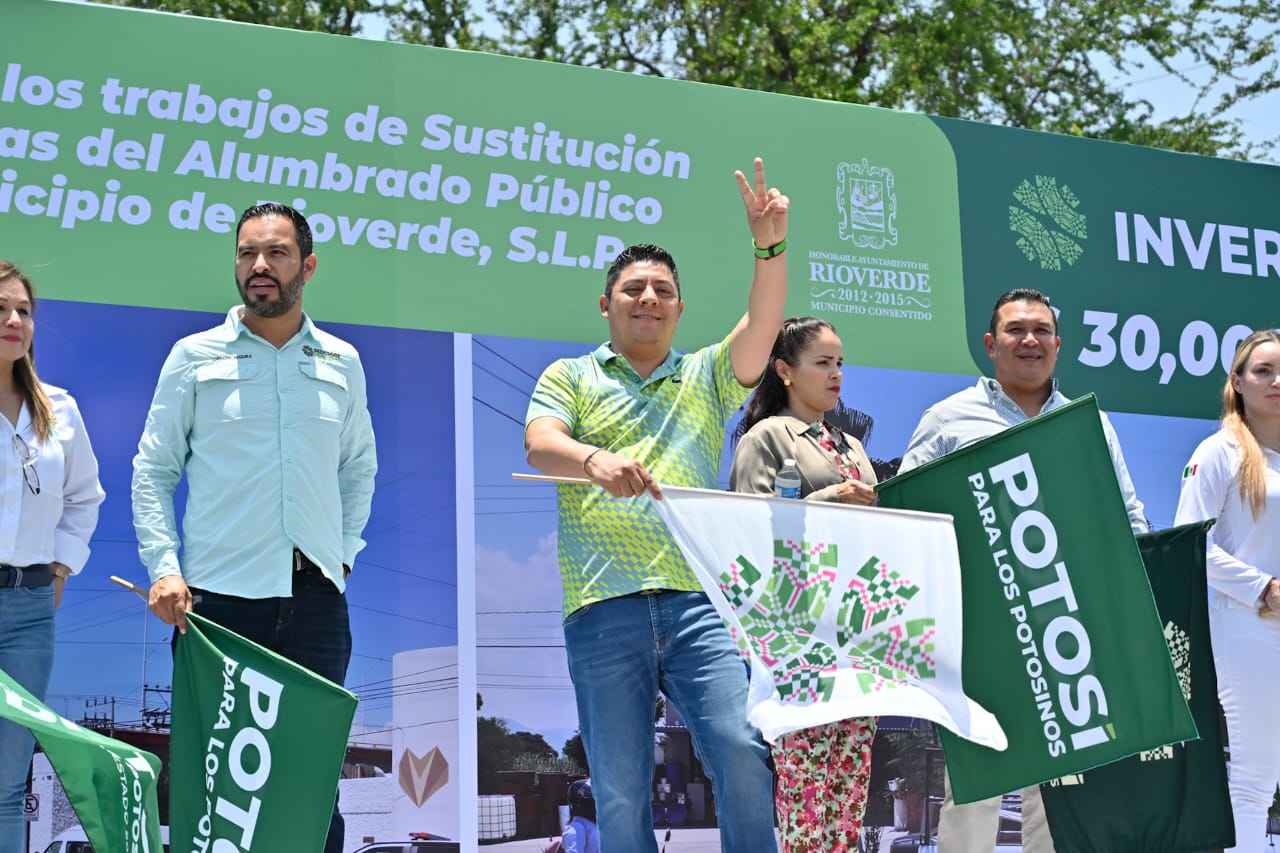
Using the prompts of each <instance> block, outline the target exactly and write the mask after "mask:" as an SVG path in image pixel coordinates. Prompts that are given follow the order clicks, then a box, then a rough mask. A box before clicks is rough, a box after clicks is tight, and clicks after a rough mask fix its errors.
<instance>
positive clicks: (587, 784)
mask: <svg viewBox="0 0 1280 853" xmlns="http://www.w3.org/2000/svg"><path fill="white" fill-rule="evenodd" d="M566 799H568V801H569V814H571V815H573V816H574V817H585V818H586V819H587V820H589V821H592V822H593V823H594V822H595V819H596V798H595V796H593V795H592V793H591V780H590V779H575V780H574V781H572V782H570V783H569V791H568V794H567V795H566Z"/></svg>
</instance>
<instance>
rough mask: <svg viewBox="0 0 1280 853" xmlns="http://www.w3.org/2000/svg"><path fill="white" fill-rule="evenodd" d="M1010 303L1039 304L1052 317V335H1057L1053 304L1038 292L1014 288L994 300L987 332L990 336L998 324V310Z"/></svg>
mask: <svg viewBox="0 0 1280 853" xmlns="http://www.w3.org/2000/svg"><path fill="white" fill-rule="evenodd" d="M1010 302H1039V303H1040V304H1041V305H1043V306H1045V307H1046V308H1048V309H1049V314H1050V315H1051V316H1052V317H1053V333H1054V335H1057V334H1058V315H1057V314H1054V313H1053V303H1051V302H1050V301H1049V297H1047V296H1045V295H1044V294H1043V293H1041V292H1040V291H1038V290H1035V289H1034V288H1030V287H1015V288H1014V289H1013V290H1010V291H1009V292H1008V293H1006V294H1004V295H1003V296H1001V297H1000V298H999V299H997V300H996V304H995V306H994V307H993V308H992V309H991V327H990V328H989V329H988V331H990V332H991V334H992V335H994V334H995V333H996V325H997V324H998V323H999V321H1000V318H999V316H998V315H999V314H1000V309H1001V308H1003V307H1004V306H1006V305H1008V304H1009V303H1010Z"/></svg>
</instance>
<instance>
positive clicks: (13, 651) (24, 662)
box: [0, 585, 53, 853]
mask: <svg viewBox="0 0 1280 853" xmlns="http://www.w3.org/2000/svg"><path fill="white" fill-rule="evenodd" d="M0 669H3V670H4V671H5V673H6V674H8V676H9V677H10V678H12V679H13V680H14V681H16V682H18V683H19V684H21V685H22V686H23V687H25V688H26V689H27V690H29V691H31V693H32V695H34V696H35V697H36V698H37V699H40V700H43V699H44V694H45V691H46V690H47V689H48V688H49V675H50V673H51V672H52V671H53V586H52V585H50V586H39V587H18V588H17V589H0ZM34 745H35V738H33V737H32V736H31V732H29V731H28V730H27V729H26V728H24V727H23V726H19V725H17V724H16V723H11V722H9V721H8V720H0V853H26V849H27V847H26V840H27V831H26V821H24V820H23V818H22V799H23V796H24V795H25V793H26V790H27V771H28V769H29V768H30V767H31V749H32V747H33V746H34Z"/></svg>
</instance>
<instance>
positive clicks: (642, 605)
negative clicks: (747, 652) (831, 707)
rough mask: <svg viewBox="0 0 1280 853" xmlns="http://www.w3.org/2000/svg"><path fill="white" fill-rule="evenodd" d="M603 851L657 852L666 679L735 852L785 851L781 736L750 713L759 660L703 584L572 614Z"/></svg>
mask: <svg viewBox="0 0 1280 853" xmlns="http://www.w3.org/2000/svg"><path fill="white" fill-rule="evenodd" d="M564 644H565V650H566V652H567V654H568V658H569V674H570V676H571V677H572V678H573V688H574V692H575V694H576V695H577V700H578V724H579V725H580V726H581V728H582V740H583V744H584V745H585V746H586V749H587V761H588V762H589V763H590V765H591V767H590V772H591V788H592V792H593V793H594V795H595V800H596V817H597V822H598V825H599V827H600V850H601V853H655V851H657V849H658V846H657V843H656V842H655V840H654V833H653V817H652V813H651V811H650V801H651V799H652V795H651V790H650V788H651V785H652V782H653V771H654V763H653V746H654V722H653V711H654V705H655V703H656V702H657V699H658V691H659V690H661V691H662V692H663V693H664V694H665V695H666V697H667V699H668V700H669V701H671V702H672V703H674V704H675V706H676V708H677V709H678V710H679V711H680V715H681V717H683V718H684V720H685V721H686V722H687V724H688V726H689V733H690V735H691V736H692V738H693V747H694V749H695V750H696V751H697V754H698V758H699V760H700V761H701V762H702V764H703V767H705V768H706V770H707V773H708V775H709V776H710V777H711V786H712V790H713V791H714V793H715V799H716V814H717V817H718V822H719V824H720V848H721V850H723V851H725V852H726V853H730V851H731V853H777V849H778V847H777V844H776V842H775V840H774V834H773V771H772V770H771V769H770V765H769V748H768V747H767V746H765V743H764V741H762V740H761V739H760V733H759V732H758V731H757V730H756V729H755V728H754V727H753V726H751V725H750V724H749V723H748V722H747V718H746V707H747V670H746V667H745V666H744V664H743V662H742V658H741V657H739V655H738V651H737V649H736V648H735V647H734V645H733V641H732V640H731V639H730V638H729V632H728V631H727V630H725V627H724V623H723V622H721V621H720V617H719V615H718V614H717V613H716V610H715V608H714V607H713V606H712V605H711V602H710V601H709V600H708V599H707V597H706V596H705V595H703V594H702V593H698V592H671V591H664V592H659V593H656V594H652V595H639V594H637V595H627V596H622V597H620V598H612V599H609V600H607V601H601V602H597V603H595V604H588V605H586V606H585V607H582V608H579V609H578V610H576V611H574V612H573V613H572V614H570V615H569V618H568V619H566V620H565V623H564Z"/></svg>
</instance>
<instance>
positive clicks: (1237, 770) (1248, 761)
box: [1175, 330, 1280, 853]
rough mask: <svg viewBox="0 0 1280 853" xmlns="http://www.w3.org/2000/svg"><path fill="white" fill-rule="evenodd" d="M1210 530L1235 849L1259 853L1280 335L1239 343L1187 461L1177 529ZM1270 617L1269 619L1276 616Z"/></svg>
mask: <svg viewBox="0 0 1280 853" xmlns="http://www.w3.org/2000/svg"><path fill="white" fill-rule="evenodd" d="M1209 518H1216V519H1217V520H1218V521H1217V523H1216V524H1215V525H1214V526H1213V528H1212V529H1211V530H1210V534H1209V552H1208V560H1207V563H1208V578H1209V586H1210V588H1211V589H1212V590H1213V593H1212V595H1213V601H1212V602H1211V604H1210V611H1209V629H1210V635H1211V637H1212V640H1213V658H1214V663H1215V665H1216V667H1217V670H1218V695H1219V697H1220V698H1221V700H1222V709H1223V712H1224V714H1225V715H1226V719H1227V737H1228V739H1229V741H1230V749H1231V774H1230V790H1231V807H1232V809H1233V811H1234V813H1235V827H1236V846H1235V847H1233V848H1231V849H1232V850H1240V851H1246V853H1259V851H1261V850H1262V849H1263V846H1264V844H1265V833H1266V823H1267V808H1268V807H1269V806H1270V805H1271V799H1272V797H1273V795H1274V793H1275V789H1276V783H1277V781H1278V780H1280V737H1277V736H1276V732H1275V721H1276V714H1277V709H1280V679H1277V678H1276V677H1275V675H1274V672H1273V668H1272V666H1271V664H1272V662H1274V661H1275V660H1276V656H1277V654H1278V653H1280V580H1277V577H1278V576H1280V333H1276V332H1274V331H1269V330H1268V331H1260V332H1254V333H1253V334H1252V335H1250V336H1249V337H1247V338H1245V339H1244V341H1242V342H1241V344H1240V347H1239V348H1238V349H1237V350H1236V355H1235V359H1234V361H1233V362H1232V364H1231V375H1230V376H1228V377H1227V384H1226V387H1225V388H1223V390H1222V427H1221V429H1219V430H1218V431H1217V432H1216V433H1214V434H1213V435H1211V436H1209V438H1206V439H1205V440H1204V441H1203V442H1201V444H1200V446H1199V447H1197V448H1196V451H1195V453H1193V454H1192V455H1191V461H1189V462H1188V463H1187V467H1186V468H1185V469H1184V471H1183V475H1182V494H1181V496H1180V497H1179V500H1178V513H1177V518H1176V520H1175V523H1177V524H1186V523H1189V522H1193V521H1202V520H1204V519H1209ZM1273 614H1274V615H1273Z"/></svg>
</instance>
